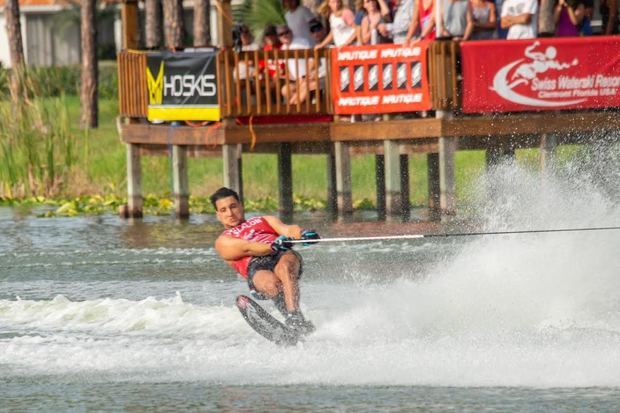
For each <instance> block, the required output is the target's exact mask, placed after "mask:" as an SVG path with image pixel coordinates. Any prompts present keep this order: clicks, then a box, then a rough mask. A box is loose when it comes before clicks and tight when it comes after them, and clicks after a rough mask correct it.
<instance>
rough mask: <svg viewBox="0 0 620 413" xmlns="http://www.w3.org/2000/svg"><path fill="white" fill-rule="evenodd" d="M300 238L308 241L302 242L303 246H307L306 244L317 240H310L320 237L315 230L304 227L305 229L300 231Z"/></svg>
mask: <svg viewBox="0 0 620 413" xmlns="http://www.w3.org/2000/svg"><path fill="white" fill-rule="evenodd" d="M301 239H302V240H304V241H308V242H304V244H303V245H305V246H308V245H312V244H316V243H317V241H314V242H312V240H317V239H321V237H320V236H319V234H318V233H317V232H316V231H315V230H313V229H306V230H304V231H302V233H301Z"/></svg>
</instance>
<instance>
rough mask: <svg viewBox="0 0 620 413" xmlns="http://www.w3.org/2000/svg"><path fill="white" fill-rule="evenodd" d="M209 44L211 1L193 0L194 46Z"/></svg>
mask: <svg viewBox="0 0 620 413" xmlns="http://www.w3.org/2000/svg"><path fill="white" fill-rule="evenodd" d="M210 44H211V1H210V0H194V47H203V46H208V45H210Z"/></svg>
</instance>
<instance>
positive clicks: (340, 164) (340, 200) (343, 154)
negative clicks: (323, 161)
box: [334, 142, 353, 215]
mask: <svg viewBox="0 0 620 413" xmlns="http://www.w3.org/2000/svg"><path fill="white" fill-rule="evenodd" d="M334 155H335V161H336V204H337V206H338V214H339V215H346V214H351V213H352V212H353V197H352V194H351V156H350V154H349V145H348V144H347V143H346V142H334Z"/></svg>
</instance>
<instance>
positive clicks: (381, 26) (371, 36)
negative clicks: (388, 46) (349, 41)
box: [361, 0, 391, 44]
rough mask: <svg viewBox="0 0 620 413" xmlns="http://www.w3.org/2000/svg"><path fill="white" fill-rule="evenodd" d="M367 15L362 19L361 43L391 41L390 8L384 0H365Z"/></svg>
mask: <svg viewBox="0 0 620 413" xmlns="http://www.w3.org/2000/svg"><path fill="white" fill-rule="evenodd" d="M364 9H365V10H366V16H364V18H363V19H362V24H361V27H362V33H361V44H380V43H391V39H390V37H389V33H388V30H387V25H386V23H388V22H389V21H390V9H389V8H388V6H387V5H386V4H385V1H384V0H364Z"/></svg>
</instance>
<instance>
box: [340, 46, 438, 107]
mask: <svg viewBox="0 0 620 413" xmlns="http://www.w3.org/2000/svg"><path fill="white" fill-rule="evenodd" d="M427 49H428V43H427V42H420V43H417V44H416V45H415V46H413V47H403V46H402V45H393V44H385V45H376V46H350V47H340V48H334V49H332V95H333V97H334V111H335V113H337V114H358V113H391V112H413V111H420V110H428V109H431V103H430V95H429V87H428V79H427V75H426V72H427V68H426V55H427V53H426V51H427Z"/></svg>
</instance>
